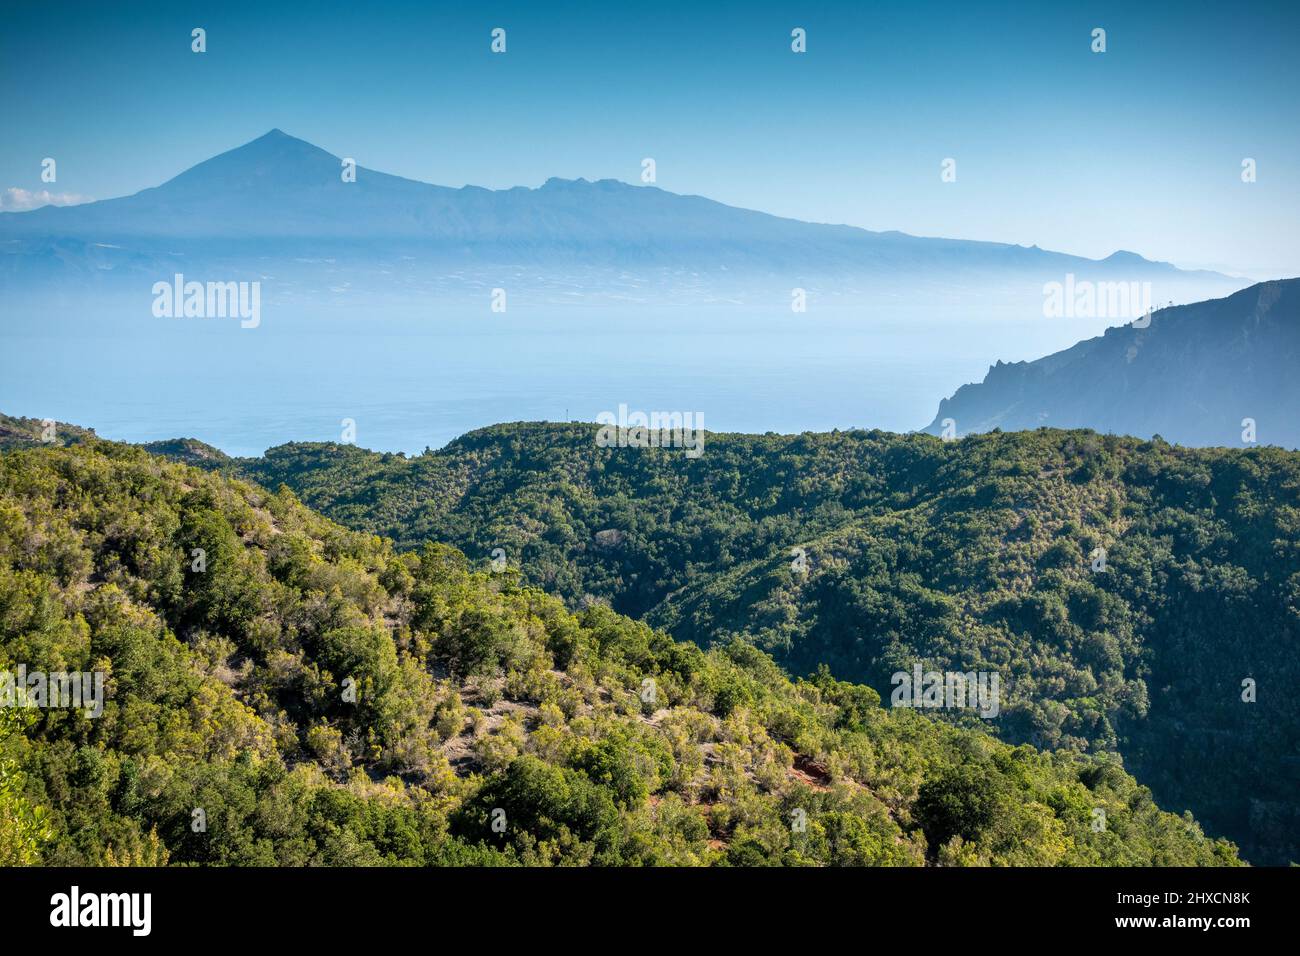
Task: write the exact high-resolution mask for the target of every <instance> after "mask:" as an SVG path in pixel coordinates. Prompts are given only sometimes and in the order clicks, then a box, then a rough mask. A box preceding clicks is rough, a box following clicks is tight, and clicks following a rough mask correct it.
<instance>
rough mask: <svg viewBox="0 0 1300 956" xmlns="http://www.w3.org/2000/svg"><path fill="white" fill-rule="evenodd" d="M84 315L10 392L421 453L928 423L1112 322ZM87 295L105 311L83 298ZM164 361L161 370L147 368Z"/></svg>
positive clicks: (120, 435) (209, 438)
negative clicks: (557, 430) (673, 432)
mask: <svg viewBox="0 0 1300 956" xmlns="http://www.w3.org/2000/svg"><path fill="white" fill-rule="evenodd" d="M145 292H147V290H144V289H142V294H141V297H140V299H139V301H138V302H136V303H134V304H133V305H131V306H125V305H118V306H112V307H104V306H99V307H98V308H99V309H100V311H99V312H97V313H95V314H93V315H90V316H87V315H84V314H83V315H82V316H80V320H79V321H76V322H75V323H70V322H67V321H56V322H55V323H54V324H53V326H52V325H51V322H50V320H49V317H48V316H41V315H38V314H31V313H29V314H26V315H23V314H21V313H20V314H18V315H14V316H13V318H14V319H15V320H16V321H14V322H13V323H12V325H11V326H10V332H9V333H8V335H7V339H8V346H9V347H7V348H5V349H4V350H3V351H0V408H3V409H4V410H5V411H6V412H8V413H9V414H17V415H25V416H29V417H36V418H54V419H56V420H59V421H72V422H77V423H80V424H85V425H89V426H92V427H94V428H95V429H96V430H97V432H98V433H99V434H100V435H101V436H103V437H106V438H112V439H116V440H122V441H132V442H143V441H152V440H157V439H163V438H175V437H182V436H183V437H194V438H199V439H201V440H203V441H206V442H209V443H211V444H213V445H216V446H217V447H219V448H221V449H222V450H223V451H226V452H228V453H230V454H235V455H256V454H260V453H261V452H262V451H264V450H265V449H266V448H268V447H271V446H273V445H277V444H280V443H283V442H287V441H330V440H338V439H339V438H340V435H341V431H342V427H341V424H340V423H341V421H342V420H343V419H345V418H351V419H354V420H355V421H356V431H357V443H358V444H360V445H362V446H364V447H367V448H373V449H376V450H384V451H392V452H398V451H402V452H407V453H411V454H414V453H419V452H420V451H423V450H424V448H425V447H426V446H427V447H434V448H437V447H440V446H441V445H443V444H445V443H446V442H447V441H449V440H451V439H453V438H455V437H457V436H459V435H462V434H464V433H465V432H467V431H470V430H472V429H475V428H479V427H482V426H485V425H491V424H495V423H498V422H508V421H521V420H530V421H531V420H547V421H564V420H581V421H594V420H595V418H596V416H597V414H599V413H600V412H601V411H607V410H608V411H617V408H618V405H619V404H620V403H626V404H627V405H628V407H629V408H630V409H632V410H637V409H640V410H643V411H647V412H648V411H695V412H701V413H703V415H704V422H705V426H706V428H708V429H709V430H712V431H746V432H765V431H776V432H798V431H804V430H829V429H833V428H841V429H843V428H853V427H864V428H884V429H888V430H893V431H910V430H913V429H916V428H920V427H922V426H924V425H925V424H926V423H927V422H928V421H929V419H930V418H931V417H932V416H933V415H934V411H935V408H936V407H937V405H938V402H939V400H940V398H942V397H944V396H945V395H948V394H951V393H952V391H953V390H954V389H956V388H957V387H958V386H959V385H961V384H963V383H965V382H969V381H976V380H978V379H980V378H981V377H982V376H983V374H984V373H985V372H986V371H987V368H988V366H989V364H991V363H992V362H994V361H996V360H998V359H999V358H1002V359H1006V360H1016V359H1029V358H1034V357H1036V356H1038V355H1042V354H1046V353H1047V352H1049V351H1052V350H1054V349H1058V348H1063V347H1066V346H1068V345H1069V344H1071V343H1073V342H1074V341H1077V340H1078V339H1079V338H1082V337H1086V336H1088V335H1093V334H1097V333H1099V332H1100V331H1101V329H1102V328H1104V327H1105V325H1107V324H1109V323H1107V322H1104V321H1084V320H1077V319H1072V320H1063V319H1045V318H1043V317H1042V316H1041V315H1037V316H1035V315H1032V314H1031V315H1030V316H1029V317H1028V318H1023V319H1012V318H1009V317H994V316H984V317H980V316H976V317H973V318H971V319H969V320H966V321H964V322H962V323H961V324H958V323H957V322H956V321H955V320H953V319H951V318H949V319H945V318H943V317H936V315H935V314H934V312H933V310H927V309H925V308H924V307H923V304H922V303H904V302H899V303H897V304H895V305H892V306H887V305H878V306H874V305H865V304H864V305H862V306H861V307H858V308H854V309H851V310H839V309H835V308H830V309H819V308H818V306H817V304H816V303H813V304H811V305H810V307H809V312H807V313H804V314H796V313H792V312H791V311H790V310H789V308H788V307H787V308H786V309H785V310H783V311H782V310H778V309H773V310H770V311H762V310H753V309H748V310H740V309H737V308H734V307H727V306H702V307H698V308H690V309H673V310H668V309H657V310H656V309H646V308H630V309H626V310H614V309H605V308H602V309H595V308H590V307H587V308H579V309H575V310H569V311H564V312H561V311H559V310H555V309H552V308H547V309H544V310H537V311H532V310H528V309H526V308H523V307H519V306H512V307H511V308H510V311H508V312H507V313H506V314H504V315H503V314H493V313H492V312H491V311H490V310H489V309H488V307H487V305H486V304H485V305H484V307H483V309H482V310H481V312H477V313H475V314H473V315H469V314H465V313H466V312H467V311H468V310H466V309H464V308H463V307H461V308H459V309H458V310H457V311H456V312H454V313H446V312H439V311H438V310H431V313H430V314H429V315H426V316H420V315H413V314H410V313H409V312H408V313H407V314H405V315H403V316H399V317H392V316H387V317H384V318H376V317H374V315H373V310H372V309H367V308H366V307H364V306H363V305H357V306H356V307H355V308H356V312H355V314H351V313H350V312H349V311H348V310H347V309H340V310H339V311H337V312H334V313H333V314H322V313H320V312H314V313H312V314H311V315H310V316H304V315H286V314H285V313H284V312H277V311H275V310H274V309H272V308H268V307H264V309H263V319H262V324H261V326H260V327H259V328H256V329H241V328H239V326H238V323H237V321H235V320H221V319H214V320H195V319H189V320H183V319H165V318H164V319H160V318H154V317H153V316H152V315H150V314H149V311H148V303H149V299H148V296H147V295H145V294H144V293H145ZM75 308H77V309H79V310H83V309H84V310H92V311H93V310H95V309H96V308H97V306H96V305H95V304H93V303H80V304H78V305H76V306H75ZM142 369H147V374H142V371H141V370H142Z"/></svg>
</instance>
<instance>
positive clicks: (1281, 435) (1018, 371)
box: [923, 278, 1300, 448]
mask: <svg viewBox="0 0 1300 956" xmlns="http://www.w3.org/2000/svg"><path fill="white" fill-rule="evenodd" d="M1297 367H1300V278H1296V279H1278V280H1272V281H1268V282H1260V283H1257V284H1255V285H1252V286H1250V287H1248V288H1246V289H1242V290H1240V291H1238V292H1236V293H1233V294H1232V295H1230V296H1225V297H1223V298H1221V299H1212V300H1209V301H1206V302H1199V303H1193V304H1190V305H1181V306H1174V307H1171V308H1166V309H1160V310H1157V311H1155V312H1153V313H1152V315H1151V317H1150V322H1149V325H1145V326H1144V325H1142V324H1141V323H1129V324H1127V325H1124V326H1118V327H1113V328H1110V329H1107V330H1106V332H1105V333H1104V334H1103V335H1100V336H1097V337H1095V338H1091V339H1085V340H1084V341H1082V342H1078V343H1076V344H1075V345H1073V346H1071V347H1070V348H1068V349H1063V350H1062V351H1060V352H1054V353H1052V354H1051V355H1047V356H1044V357H1042V358H1039V359H1035V360H1032V361H1026V362H1012V363H1006V362H1001V361H999V362H997V363H995V364H994V365H992V366H990V367H989V371H988V373H987V374H986V375H985V377H984V380H983V381H982V382H979V383H973V384H968V385H963V386H961V388H959V389H958V390H957V391H956V392H955V393H954V394H953V395H952V396H950V397H948V398H944V399H942V400H941V401H940V403H939V410H938V412H937V413H936V415H935V417H934V419H933V420H932V421H931V422H930V424H929V425H927V426H926V427H925V428H924V429H923V431H926V432H928V433H930V434H940V433H942V432H943V430H944V427H945V426H944V423H945V421H948V420H951V421H952V422H954V423H955V429H956V434H957V435H965V434H971V433H975V432H984V431H989V430H991V429H994V428H1001V429H1003V430H1012V431H1014V430H1020V429H1026V428H1036V427H1039V426H1041V425H1050V426H1054V427H1062V428H1092V429H1094V430H1096V431H1098V432H1114V433H1117V434H1130V435H1137V436H1138V437H1144V438H1149V437H1151V436H1153V435H1156V434H1159V435H1160V436H1161V437H1163V438H1165V439H1168V440H1171V441H1175V442H1180V443H1183V444H1191V445H1227V446H1241V445H1243V444H1249V443H1250V442H1248V441H1246V440H1245V438H1244V436H1245V434H1246V431H1247V420H1249V421H1250V422H1252V423H1253V427H1254V430H1253V431H1252V432H1250V435H1251V440H1252V441H1259V442H1263V443H1265V444H1277V445H1282V446H1284V447H1288V448H1296V447H1300V425H1297V423H1296V422H1295V421H1293V420H1292V418H1291V416H1288V415H1285V414H1277V413H1278V412H1280V411H1281V410H1283V409H1287V408H1294V407H1296V404H1297V402H1300V387H1297V384H1296V378H1295V374H1294V370H1295V369H1296V368H1297Z"/></svg>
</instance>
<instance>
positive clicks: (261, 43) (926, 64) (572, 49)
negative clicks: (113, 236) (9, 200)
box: [0, 0, 1300, 277]
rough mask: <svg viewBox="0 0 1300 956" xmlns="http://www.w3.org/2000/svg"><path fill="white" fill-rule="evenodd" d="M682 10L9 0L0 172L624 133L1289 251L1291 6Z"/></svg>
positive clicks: (129, 175) (906, 222)
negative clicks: (241, 150)
mask: <svg viewBox="0 0 1300 956" xmlns="http://www.w3.org/2000/svg"><path fill="white" fill-rule="evenodd" d="M699 6H702V4H689V3H674V2H650V3H645V4H632V3H629V4H607V3H606V4H598V3H549V2H547V3H544V2H541V0H532V2H527V3H515V4H506V3H490V4H468V3H437V2H430V0H425V2H421V3H400V2H397V3H384V4H366V3H351V4H332V3H327V2H319V3H316V2H313V3H309V4H308V3H304V4H291V3H281V4H268V3H230V2H221V3H206V4H177V3H172V4H165V5H152V4H149V3H132V4H129V5H126V4H124V5H114V6H113V7H110V6H109V5H101V4H96V5H90V4H60V3H42V4H39V5H27V6H26V7H22V8H13V9H10V10H8V11H7V12H6V24H5V29H4V31H3V33H2V34H0V88H2V89H3V97H0V123H2V124H3V125H2V128H3V129H4V136H3V138H2V139H0V189H5V188H11V187H12V188H18V189H24V190H29V191H36V190H40V189H50V190H51V191H55V192H61V193H62V192H67V193H76V194H80V195H88V196H93V197H95V198H107V197H110V196H117V195H123V194H126V193H131V192H134V191H136V190H138V189H141V188H144V187H147V186H151V185H156V184H158V183H160V182H162V181H163V180H165V179H167V178H169V177H171V176H173V175H175V174H176V173H178V172H180V171H182V170H183V169H185V168H188V167H189V166H192V165H193V164H195V163H197V162H199V161H201V160H203V159H206V158H208V157H210V156H212V155H214V154H216V153H219V152H222V151H224V150H226V149H230V148H232V147H234V146H237V145H239V144H241V143H243V142H246V141H248V140H250V139H253V138H255V137H257V136H259V135H261V134H262V133H264V132H266V131H267V130H268V129H271V128H272V127H279V128H281V129H284V130H285V131H286V132H289V133H291V134H293V135H295V136H300V137H302V138H303V139H306V140H309V141H311V142H313V143H316V144H317V145H320V146H322V147H324V148H326V149H328V150H330V151H331V152H334V153H337V154H340V155H349V156H354V157H355V158H356V159H357V160H358V162H360V163H361V164H362V165H365V166H368V167H371V168H375V169H380V170H384V171H386V172H392V173H396V174H399V175H404V176H409V177H412V178H415V179H421V180H426V181H430V182H437V183H443V184H446V185H451V186H458V185H462V184H464V183H476V184H479V185H484V186H489V187H506V186H513V185H539V184H540V183H541V182H543V181H544V180H545V179H547V178H548V177H550V176H563V177H577V176H585V177H587V178H590V179H595V178H602V177H612V178H615V179H622V180H625V181H636V179H637V177H638V175H639V172H640V161H641V159H642V158H643V157H647V156H649V157H654V159H655V160H656V163H657V168H658V183H657V184H658V185H659V186H661V187H662V188H665V189H669V190H672V191H675V192H683V193H698V194H702V195H707V196H709V197H711V198H715V199H719V200H721V201H724V202H728V203H732V204H735V205H739V206H747V207H751V208H757V209H762V210H765V211H769V212H774V213H778V214H781V215H788V216H794V217H797V218H801V219H808V220H814V221H824V222H846V223H850V224H853V225H859V226H864V227H867V228H871V229H901V230H904V231H907V232H912V233H916V234H921V235H942V236H952V237H959V238H970V239H990V240H997V241H1004V242H1015V243H1022V244H1025V245H1029V244H1033V243H1036V244H1038V245H1040V246H1043V247H1046V248H1053V249H1060V250H1063V251H1067V252H1074V253H1079V254H1083V255H1089V256H1094V257H1100V256H1104V255H1107V254H1109V253H1110V252H1113V251H1114V250H1115V249H1118V248H1125V249H1131V250H1135V251H1137V252H1140V253H1142V254H1143V255H1146V256H1149V257H1152V258H1158V259H1168V260H1171V261H1174V262H1176V263H1177V264H1179V265H1182V266H1185V267H1209V268H1219V269H1224V270H1231V271H1237V272H1241V273H1243V274H1246V275H1250V276H1253V277H1268V276H1277V275H1297V274H1300V229H1298V228H1297V222H1300V122H1297V120H1298V119H1300V109H1298V108H1297V107H1298V105H1300V104H1298V103H1297V99H1298V97H1300V57H1297V56H1296V55H1295V50H1296V49H1297V48H1298V47H1300V43H1298V41H1300V12H1297V5H1295V4H1291V3H1274V4H1250V3H1234V4H1228V3H1220V4H1200V3H1178V4H1144V5H1142V9H1141V10H1133V9H1132V7H1133V6H1134V5H1133V4H1130V3H1051V4H1030V3H1023V4H984V5H981V4H974V3H966V2H954V3H925V2H918V3H911V4H888V5H883V4H873V3H763V2H747V3H710V4H707V7H708V9H707V10H706V11H701V10H699V9H697V7H699ZM196 26H201V27H204V28H205V29H206V30H207V38H208V52H206V53H204V54H201V55H200V54H194V53H192V52H191V51H190V30H191V29H192V28H193V27H196ZM498 26H500V27H503V28H505V29H506V30H507V53H506V54H505V55H493V54H492V53H491V52H490V50H489V41H490V37H489V33H490V31H491V29H492V28H493V27H498ZM796 26H799V27H804V28H805V29H806V30H807V31H808V52H807V53H806V54H803V55H796V54H793V53H792V52H791V51H790V30H791V29H792V28H793V27H796ZM1094 27H1103V28H1105V29H1106V31H1107V52H1105V53H1104V54H1094V53H1092V52H1091V50H1090V42H1091V37H1090V34H1091V31H1092V29H1093V28H1094ZM46 156H52V157H54V158H56V159H57V161H58V173H59V176H58V182H57V183H56V184H54V185H48V184H44V183H42V182H41V181H40V161H41V159H42V158H43V157H46ZM946 157H952V158H954V159H956V160H957V181H956V182H955V183H943V182H941V181H940V175H939V171H940V163H941V161H942V160H943V159H944V158H946ZM1244 157H1252V158H1254V159H1255V160H1256V162H1257V164H1258V181H1257V182H1255V183H1253V184H1250V185H1247V184H1243V183H1242V182H1241V178H1240V169H1241V161H1242V159H1243V158H1244Z"/></svg>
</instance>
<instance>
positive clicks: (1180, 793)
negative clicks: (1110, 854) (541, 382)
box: [209, 424, 1300, 863]
mask: <svg viewBox="0 0 1300 956" xmlns="http://www.w3.org/2000/svg"><path fill="white" fill-rule="evenodd" d="M209 464H210V465H211V463H210V462H209ZM217 467H225V468H227V469H228V470H230V471H232V472H236V473H239V474H243V475H245V476H247V477H249V478H252V479H254V480H256V481H258V482H260V483H262V484H263V485H265V486H266V487H269V488H275V487H278V486H279V485H280V483H282V482H283V483H286V484H288V485H289V486H290V487H292V488H293V489H295V490H296V491H297V492H298V493H299V494H300V495H302V497H303V499H304V500H305V501H306V502H307V503H308V504H310V505H311V506H313V507H315V508H318V509H320V510H321V511H323V512H324V513H326V514H328V515H329V516H331V517H332V518H334V519H335V520H338V521H340V522H342V523H344V524H346V525H348V526H350V527H354V528H358V529H363V530H367V531H372V532H375V533H381V534H384V535H388V536H391V537H392V538H394V539H395V540H396V541H397V543H398V545H399V547H400V548H412V547H415V546H416V545H417V543H418V542H419V541H421V540H423V539H426V538H433V539H436V540H444V541H448V542H450V543H452V544H454V545H456V546H457V547H460V548H461V549H463V550H464V551H465V552H466V554H468V555H469V556H470V558H471V559H472V560H473V561H474V562H477V563H478V566H480V567H487V566H488V564H489V562H490V561H491V560H492V558H493V555H494V552H495V554H496V557H497V560H498V561H502V560H504V561H505V562H506V563H507V564H508V565H509V566H510V567H512V568H518V569H519V571H520V572H521V573H522V575H523V577H524V579H525V580H526V581H528V582H529V583H532V584H534V585H537V586H539V587H542V588H544V589H546V590H548V591H551V592H553V593H557V594H559V595H561V596H563V597H564V598H565V599H566V601H567V602H568V603H569V605H570V607H572V608H578V607H581V606H584V605H586V604H590V603H592V602H593V601H600V602H608V603H609V604H610V605H611V606H612V607H613V608H614V610H616V611H619V612H621V613H624V614H628V615H632V616H635V617H638V618H642V619H644V620H646V621H648V622H650V623H652V624H655V625H657V626H662V627H664V628H666V629H667V630H669V631H670V633H672V634H673V635H674V636H675V637H678V638H682V639H689V640H693V641H696V642H698V643H699V644H701V645H703V646H709V645H711V644H713V643H715V642H726V641H728V640H730V639H731V638H733V637H740V638H743V639H745V640H747V641H749V642H751V643H753V644H755V645H756V646H758V647H761V648H763V649H765V650H767V651H769V652H771V653H772V654H774V655H775V657H776V659H777V661H778V663H780V664H781V665H782V666H784V667H785V668H787V669H788V671H789V672H791V673H793V674H796V675H800V674H802V675H807V674H810V673H812V672H813V671H814V670H815V669H816V668H817V666H818V665H819V664H822V663H825V664H828V665H829V666H830V668H831V670H832V671H833V672H834V674H835V675H836V676H837V677H838V678H840V679H845V680H854V681H861V682H864V683H867V684H869V685H871V686H872V687H874V688H875V689H876V690H877V691H878V692H882V693H883V692H887V691H888V690H889V686H890V685H889V680H890V676H891V675H892V674H893V673H894V672H895V671H897V670H900V669H906V668H907V667H908V666H909V665H910V662H912V661H914V660H916V659H921V660H924V661H926V662H928V663H929V664H932V665H934V666H936V667H939V668H941V669H946V668H953V669H961V670H970V669H973V668H983V669H989V670H996V671H998V672H999V673H1000V674H1001V675H1002V676H1003V681H1004V684H1003V697H1004V702H1003V707H1002V713H1001V715H1000V717H999V718H998V719H997V720H996V721H990V722H989V723H990V724H991V725H992V729H993V730H995V732H997V733H998V734H999V735H1001V736H1002V737H1003V738H1004V739H1006V740H1009V741H1011V742H1017V743H1018V742H1025V741H1028V742H1033V743H1036V744H1038V745H1040V746H1047V747H1053V748H1066V749H1072V750H1083V751H1102V752H1111V751H1114V752H1119V753H1121V754H1123V756H1124V758H1125V760H1126V762H1127V765H1128V767H1129V768H1130V769H1131V770H1133V772H1135V773H1136V774H1137V775H1138V777H1139V779H1140V780H1142V781H1143V782H1144V783H1146V784H1148V785H1150V786H1151V787H1153V789H1154V790H1155V792H1156V794H1157V795H1158V796H1159V798H1160V799H1161V800H1163V801H1166V802H1168V803H1169V804H1170V805H1172V806H1177V807H1190V808H1192V809H1193V810H1194V811H1195V812H1196V813H1197V815H1198V816H1199V817H1200V818H1202V819H1204V820H1206V821H1209V822H1210V824H1211V826H1212V827H1214V828H1218V829H1219V830H1220V831H1221V832H1224V833H1227V834H1229V835H1231V836H1233V837H1234V838H1235V839H1237V840H1238V842H1240V843H1241V844H1242V846H1243V850H1244V852H1245V853H1246V855H1247V857H1248V858H1249V859H1257V860H1259V861H1261V862H1278V863H1285V862H1287V861H1289V860H1291V859H1297V858H1300V851H1298V850H1297V847H1296V841H1297V833H1300V801H1298V800H1297V797H1296V794H1297V784H1298V783H1300V749H1298V747H1297V741H1300V708H1298V707H1297V705H1296V704H1295V702H1294V698H1293V697H1292V695H1291V694H1290V688H1291V687H1293V686H1295V684H1296V682H1297V681H1298V680H1300V655H1298V654H1297V652H1296V649H1297V647H1298V646H1300V455H1297V454H1295V453H1291V452H1284V451H1281V450H1279V449H1275V448H1254V449H1239V450H1228V449H1195V450H1193V449H1186V448H1181V447H1176V446H1171V445H1169V444H1166V443H1165V442H1163V441H1160V440H1158V439H1157V440H1153V441H1150V442H1146V441H1139V440H1136V439H1131V438H1121V437H1116V436H1102V435H1097V434H1095V433H1093V432H1089V431H1072V432H1067V431H1056V430H1040V431H1036V432H1022V433H1014V434H1004V433H998V432H993V433H990V434H986V435H980V436H972V437H968V438H965V439H962V440H961V441H957V442H943V441H941V440H939V439H938V438H935V437H931V436H926V435H893V434H887V433H882V432H844V433H830V434H803V435H796V436H776V435H765V436H745V435H710V436H709V438H708V442H707V445H706V450H705V453H704V455H703V456H702V457H700V458H699V459H696V460H690V459H687V458H685V457H684V456H683V455H681V454H680V453H677V452H674V451H672V450H667V449H665V450H659V449H603V448H597V447H596V445H595V442H594V427H593V426H586V425H576V424H571V425H544V424H521V425H502V426H496V427H494V428H489V429H484V430H482V431H478V432H474V433H472V434H470V435H466V436H464V437H463V438H461V439H458V440H457V441H455V442H452V443H451V444H450V445H448V446H447V447H446V448H444V449H442V450H439V451H436V452H428V453H426V454H424V455H421V456H418V457H415V458H406V457H403V456H400V455H386V454H376V453H371V452H367V451H363V450H361V449H358V448H354V447H349V446H336V445H306V444H294V445H286V446H282V447H279V448H274V449H271V450H270V451H269V452H268V453H267V454H266V456H265V457H264V458H261V459H255V460H241V461H239V462H237V463H226V464H225V465H217ZM497 549H500V550H499V551H498V550H497ZM1099 549H1101V550H1099ZM1103 551H1104V556H1105V561H1104V570H1098V571H1094V570H1093V567H1094V564H1098V566H1099V567H1100V566H1101V565H1100V564H1099V559H1100V558H1101V556H1102V552H1103ZM1250 681H1253V682H1255V689H1254V693H1255V699H1254V700H1253V701H1246V700H1243V694H1248V690H1247V687H1246V686H1245V684H1244V683H1243V682H1250Z"/></svg>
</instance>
